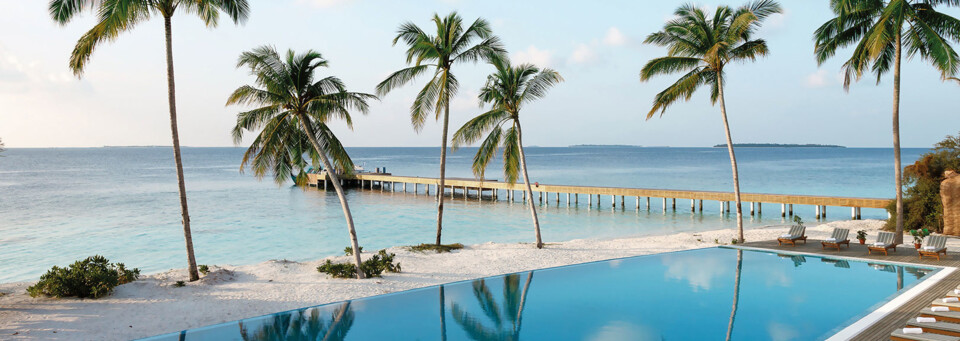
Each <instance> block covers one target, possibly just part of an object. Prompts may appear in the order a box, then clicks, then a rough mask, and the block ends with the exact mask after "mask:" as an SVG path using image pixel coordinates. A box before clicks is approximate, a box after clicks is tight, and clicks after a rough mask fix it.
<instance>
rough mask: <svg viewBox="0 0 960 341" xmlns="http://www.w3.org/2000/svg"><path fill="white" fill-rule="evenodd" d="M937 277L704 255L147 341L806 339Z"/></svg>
mask: <svg viewBox="0 0 960 341" xmlns="http://www.w3.org/2000/svg"><path fill="white" fill-rule="evenodd" d="M817 260H819V261H817ZM935 271H936V270H934V269H929V268H920V267H908V266H900V265H890V264H883V263H865V262H859V261H851V260H838V259H831V258H820V257H814V256H799V255H789V254H776V253H768V252H758V251H743V250H739V249H728V248H712V249H702V250H693V251H684V252H675V253H666V254H659V255H650V256H640V257H631V258H623V259H616V260H610V261H601V262H594V263H586V264H580V265H572V266H566V267H559V268H550V269H542V270H535V271H530V272H525V273H517V274H509V275H503V276H494V277H487V278H482V279H477V280H473V281H464V282H456V283H450V284H446V285H441V286H435V287H428V288H423V289H416V290H409V291H405V292H399V293H394V294H387V295H381V296H375V297H369V298H363V299H357V300H353V301H348V302H340V303H334V304H328V305H322V306H317V307H312V308H304V309H299V310H294V311H288V312H282V313H277V314H273V315H268V316H262V317H255V318H251V319H246V320H242V321H239V322H228V323H223V324H219V325H214V326H210V327H204V328H198V329H192V330H187V331H183V332H179V333H173V334H168V335H161V336H158V337H155V338H154V339H155V340H387V339H401V340H541V339H547V340H691V339H696V340H721V339H723V340H757V339H765V340H815V339H825V338H827V337H829V336H830V335H832V334H833V333H835V332H837V331H839V330H840V329H842V328H843V327H845V326H847V325H849V324H850V323H852V322H854V321H855V320H857V319H858V318H860V317H862V316H864V315H865V314H866V313H868V312H869V311H871V310H872V309H873V308H876V307H877V306H879V305H880V304H882V303H884V302H885V301H887V300H889V299H890V298H892V297H893V296H895V295H897V294H898V293H900V292H902V291H903V290H905V289H906V288H909V287H910V286H912V285H914V284H915V283H917V282H919V281H920V280H922V279H924V278H925V276H927V275H929V274H931V273H933V272H935Z"/></svg>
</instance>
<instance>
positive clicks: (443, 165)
mask: <svg viewBox="0 0 960 341" xmlns="http://www.w3.org/2000/svg"><path fill="white" fill-rule="evenodd" d="M444 96H447V100H446V104H444V105H443V142H441V144H440V187H438V188H437V246H440V234H441V232H443V189H444V183H445V182H446V181H445V180H446V171H447V130H449V129H448V127H449V126H450V95H449V94H445V95H444ZM451 191H452V189H451Z"/></svg>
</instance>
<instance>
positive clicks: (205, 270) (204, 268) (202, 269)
mask: <svg viewBox="0 0 960 341" xmlns="http://www.w3.org/2000/svg"><path fill="white" fill-rule="evenodd" d="M197 270H199V271H200V273H202V274H204V275H206V274H207V273H209V272H210V267H209V266H207V265H205V264H202V265H200V266H199V267H197Z"/></svg>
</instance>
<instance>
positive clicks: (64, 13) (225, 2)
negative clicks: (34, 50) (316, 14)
mask: <svg viewBox="0 0 960 341" xmlns="http://www.w3.org/2000/svg"><path fill="white" fill-rule="evenodd" d="M85 8H90V9H91V10H92V11H93V10H95V11H96V12H97V14H98V18H97V24H96V25H95V26H93V28H91V29H90V30H89V31H87V33H85V34H84V35H83V36H81V37H80V40H79V41H77V45H76V47H74V48H73V53H71V54H70V69H71V70H73V73H74V75H76V76H77V77H81V76H83V71H84V68H85V67H86V65H87V62H89V61H90V56H91V55H92V54H93V50H94V49H96V48H97V46H99V45H100V44H102V43H104V42H108V41H113V40H114V39H117V37H119V36H120V34H121V33H124V32H127V31H130V30H133V28H134V27H136V26H137V25H138V24H140V23H143V22H145V21H147V20H149V19H150V18H151V17H152V16H154V15H160V16H162V17H163V28H164V33H165V43H166V50H167V51H166V52H167V55H166V57H167V103H168V105H169V106H170V133H171V136H172V137H173V159H174V162H176V164H177V185H178V187H177V190H178V192H179V193H180V215H181V219H182V220H181V221H182V223H183V237H184V239H185V241H186V246H187V263H188V268H187V271H188V272H189V275H190V281H196V280H198V279H200V273H199V272H197V260H196V257H194V253H193V236H192V234H191V233H190V212H189V210H188V209H187V188H186V184H184V181H183V162H182V161H181V159H180V135H179V132H178V129H177V102H176V91H175V86H174V80H173V41H172V37H171V36H172V25H171V19H172V18H173V15H174V13H176V12H177V10H180V11H182V12H185V13H187V14H194V15H197V16H199V17H200V19H201V20H203V22H204V23H205V24H206V25H207V27H216V26H217V22H218V21H219V18H220V12H221V11H223V12H224V13H226V14H227V15H228V16H230V19H232V20H233V22H234V23H236V24H239V23H242V22H244V21H246V20H247V15H248V12H249V6H248V4H247V0H52V1H50V16H51V17H53V20H54V21H56V22H57V23H59V24H60V25H66V24H67V23H69V22H70V20H73V18H75V17H76V16H77V15H79V13H80V12H82V11H83V10H84V9H85Z"/></svg>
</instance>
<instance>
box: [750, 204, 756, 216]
mask: <svg viewBox="0 0 960 341" xmlns="http://www.w3.org/2000/svg"><path fill="white" fill-rule="evenodd" d="M756 206H757V205H756V203H755V202H751V203H750V215H754V213H753V212H754V209H755V208H756Z"/></svg>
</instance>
